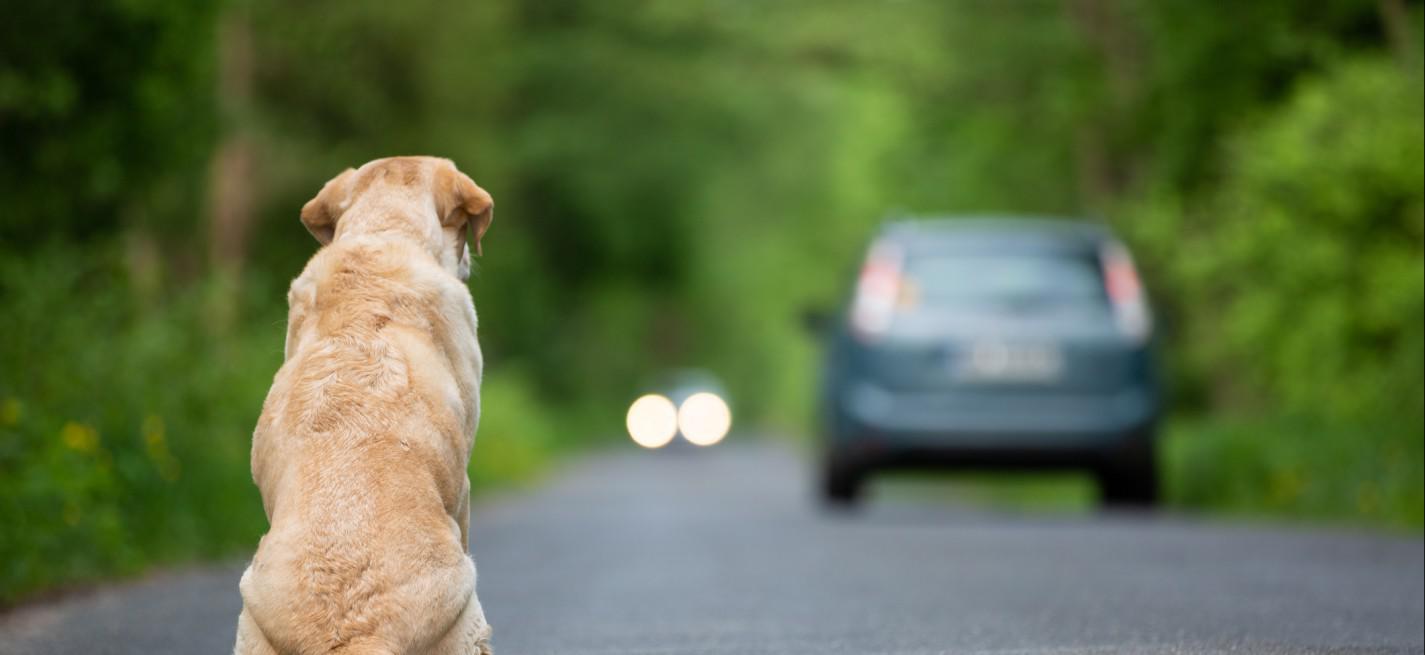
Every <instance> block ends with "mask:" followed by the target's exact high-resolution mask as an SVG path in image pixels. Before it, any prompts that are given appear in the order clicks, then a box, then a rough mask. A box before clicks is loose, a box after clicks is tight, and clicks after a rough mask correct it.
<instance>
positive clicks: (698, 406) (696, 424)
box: [678, 391, 732, 446]
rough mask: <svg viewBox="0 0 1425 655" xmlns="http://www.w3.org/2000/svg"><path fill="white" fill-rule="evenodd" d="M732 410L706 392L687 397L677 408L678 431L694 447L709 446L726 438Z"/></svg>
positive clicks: (720, 399) (712, 394)
mask: <svg viewBox="0 0 1425 655" xmlns="http://www.w3.org/2000/svg"><path fill="white" fill-rule="evenodd" d="M731 427H732V410H730V409H728V407H727V403H726V402H724V401H723V399H722V398H719V397H718V396H717V394H714V393H709V392H706V391H703V392H699V393H695V394H693V395H691V396H688V399H687V400H684V401H683V404H682V406H680V407H679V408H678V429H679V430H681V431H682V432H683V438H684V439H687V440H688V441H689V442H690V443H692V444H693V445H696V446H711V445H713V444H715V443H717V442H719V441H722V438H723V437H725V436H727V431H728V429H729V428H731Z"/></svg>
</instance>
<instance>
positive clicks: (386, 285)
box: [240, 238, 487, 653]
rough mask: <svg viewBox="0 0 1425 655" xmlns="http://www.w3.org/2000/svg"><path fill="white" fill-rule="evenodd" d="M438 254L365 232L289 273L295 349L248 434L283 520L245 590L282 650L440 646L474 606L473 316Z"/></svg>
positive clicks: (270, 506) (263, 484) (261, 480)
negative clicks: (470, 470) (468, 468)
mask: <svg viewBox="0 0 1425 655" xmlns="http://www.w3.org/2000/svg"><path fill="white" fill-rule="evenodd" d="M427 260H429V256H428V255H425V254H424V253H422V252H420V251H419V250H418V249H415V248H411V247H409V246H406V245H405V244H400V243H395V244H393V243H387V242H383V241H380V240H378V239H375V238H366V239H352V240H349V241H347V242H345V243H338V244H334V245H333V246H331V247H329V248H326V249H324V250H323V251H321V252H320V253H318V255H317V256H315V257H314V258H313V260H312V261H311V262H310V263H309V264H308V266H307V269H306V270H305V271H304V272H303V274H302V276H301V277H299V278H298V279H297V280H296V281H294V282H293V284H292V291H291V294H290V298H289V300H290V303H291V314H290V318H289V325H288V345H287V348H288V350H287V361H286V362H285V363H284V365H283V367H282V369H281V370H280V371H279V372H278V374H277V376H276V378H275V380H274V383H273V387H272V390H271V392H270V393H269V395H268V398H267V401H266V402H265V403H264V407H263V414H262V418H261V419H260V421H259V424H258V428H257V430H256V431H255V433H254V437H253V475H254V479H255V480H256V481H257V483H258V486H259V488H260V489H262V492H263V499H264V504H265V505H266V508H267V510H268V515H269V517H270V520H271V530H270V532H269V533H268V534H267V535H266V536H264V537H263V540H262V542H261V544H260V545H259V547H258V552H257V554H256V556H255V557H254V559H253V563H252V566H251V567H249V569H248V570H247V572H246V573H245V574H244V575H243V579H242V583H241V586H240V588H241V591H242V596H243V603H244V607H245V612H246V613H247V614H248V615H249V616H248V620H251V621H252V622H253V623H254V624H255V625H256V627H257V628H259V629H260V631H261V633H262V635H263V636H264V637H265V639H266V640H267V641H268V642H269V643H270V644H271V646H272V647H273V648H275V649H277V650H278V651H279V652H295V653H358V652H372V653H377V652H380V653H386V652H399V653H408V652H415V653H420V652H445V651H443V650H441V649H440V648H438V646H439V644H438V642H439V641H440V640H442V639H448V638H452V637H451V634H452V632H453V630H452V629H453V628H455V630H454V632H459V630H460V629H462V628H461V626H457V622H459V621H461V620H462V617H464V616H466V615H468V612H467V607H468V606H469V605H470V604H471V603H475V604H474V610H475V612H476V613H478V611H479V606H478V602H475V601H474V588H475V569H474V565H473V563H472V561H471V560H470V558H469V557H468V556H467V554H466V544H465V540H466V538H467V536H466V535H465V534H464V522H465V518H464V516H463V514H462V513H463V512H466V511H468V509H467V504H466V503H467V502H468V494H469V488H468V481H467V478H466V475H465V470H464V467H465V462H466V461H467V460H468V458H469V452H470V447H471V445H472V434H473V428H474V425H475V421H476V419H477V415H478V386H479V375H480V372H479V369H480V355H479V347H478V345H477V343H476V341H475V317H474V313H473V309H471V303H470V298H469V292H468V291H467V290H466V289H465V287H464V285H463V284H460V283H458V282H457V281H456V280H455V279H454V278H452V277H450V276H449V275H446V274H444V273H443V272H442V271H441V270H440V269H439V268H438V267H436V266H435V265H434V264H433V262H429V261H427ZM478 618H479V623H480V626H478V628H479V629H485V628H483V616H480V617H478ZM466 620H467V621H468V620H470V619H466ZM466 627H469V626H466ZM486 630H487V629H486ZM457 636H458V635H457ZM240 646H241V644H240ZM452 652H471V650H469V649H467V650H464V651H452Z"/></svg>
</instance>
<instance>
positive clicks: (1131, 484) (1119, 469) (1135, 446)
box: [1097, 430, 1159, 509]
mask: <svg viewBox="0 0 1425 655" xmlns="http://www.w3.org/2000/svg"><path fill="white" fill-rule="evenodd" d="M1156 444H1157V440H1156V439H1155V438H1154V435H1153V431H1152V430H1145V431H1144V432H1142V433H1140V434H1138V435H1135V436H1134V437H1133V439H1131V440H1130V441H1129V443H1127V444H1125V445H1124V446H1123V447H1122V448H1120V449H1119V450H1118V451H1117V452H1115V453H1113V454H1111V455H1110V456H1109V457H1108V459H1107V461H1106V462H1104V463H1103V464H1102V465H1101V466H1100V467H1099V470H1098V471H1097V477H1098V485H1099V490H1100V493H1101V497H1102V499H1103V504H1104V505H1106V506H1109V507H1122V508H1139V509H1148V508H1152V507H1155V506H1157V504H1158V492H1159V488H1158V487H1159V482H1158V458H1157V448H1156Z"/></svg>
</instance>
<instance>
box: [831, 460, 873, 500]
mask: <svg viewBox="0 0 1425 655" xmlns="http://www.w3.org/2000/svg"><path fill="white" fill-rule="evenodd" d="M866 473H867V471H866V468H865V467H864V466H862V465H861V464H860V463H858V462H856V461H854V460H852V459H850V458H848V457H845V456H841V455H832V456H830V457H827V461H826V464H825V465H824V468H823V470H822V485H821V496H822V500H824V501H826V503H827V504H828V505H831V506H832V507H841V508H850V507H854V506H856V504H857V503H859V502H860V501H861V498H862V491H863V490H864V487H865V482H866Z"/></svg>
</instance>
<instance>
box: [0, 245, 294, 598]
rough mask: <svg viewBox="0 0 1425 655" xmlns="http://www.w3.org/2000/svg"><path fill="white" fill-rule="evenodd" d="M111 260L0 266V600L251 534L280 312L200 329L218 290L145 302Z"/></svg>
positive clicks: (74, 255)
mask: <svg viewBox="0 0 1425 655" xmlns="http://www.w3.org/2000/svg"><path fill="white" fill-rule="evenodd" d="M119 255H120V253H119V252H118V251H117V249H116V248H112V247H105V246H101V245H95V246H90V247H87V248H83V247H76V246H73V245H63V246H61V245H52V246H47V247H42V248H40V249H37V250H35V251H33V252H30V253H25V254H18V253H13V252H9V253H6V256H5V257H4V258H0V298H3V299H4V301H5V307H6V312H7V317H6V320H5V338H4V340H3V342H0V369H3V370H4V371H5V372H6V375H5V380H4V383H3V384H0V524H3V525H4V526H5V528H4V529H3V530H0V554H3V557H0V603H5V602H9V601H13V600H15V599H16V598H18V597H19V595H20V594H23V593H25V592H28V591H31V590H33V589H38V588H45V587H51V586H55V585H60V584H65V583H70V582H75V581H82V580H86V579H89V578H93V577H95V576H99V575H110V574H113V573H125V572H134V571H137V570H139V569H140V568H142V567H144V566H146V565H148V564H151V563H153V562H158V561H183V560H190V559H194V558H210V557H216V556H220V555H223V554H227V553H232V552H237V549H240V548H246V547H249V546H250V545H251V540H252V539H253V538H255V536H256V535H258V534H260V533H261V530H262V528H263V526H264V519H263V516H262V509H261V505H260V503H259V502H258V498H257V493H256V489H255V488H254V487H253V485H252V482H251V478H250V476H249V473H248V467H247V456H248V450H249V447H250V435H251V433H252V432H251V430H252V425H253V420H254V417H255V416H256V412H257V411H258V409H259V408H260V407H261V403H262V398H263V396H264V395H265V393H266V386H267V384H268V383H269V382H270V380H271V374H272V372H273V371H274V370H275V369H276V367H277V365H278V364H280V362H281V358H282V353H281V337H282V326H281V321H280V319H281V315H280V314H272V313H269V314H267V315H266V316H265V317H264V319H258V320H255V321H254V322H253V323H252V324H251V325H244V326H243V327H244V329H225V328H223V327H221V326H217V325H214V324H213V323H212V321H211V320H209V311H208V309H209V308H208V305H209V303H210V302H211V301H212V300H213V298H214V297H215V295H216V294H217V293H219V289H218V288H217V287H219V286H220V282H218V281H217V280H212V281H209V282H205V283H201V284H195V285H191V286H187V287H186V288H183V289H180V290H175V291H174V292H173V293H171V294H165V295H164V296H163V297H161V298H154V299H153V300H152V301H149V302H144V301H142V300H141V299H140V297H141V294H138V293H136V289H135V288H134V283H133V280H132V278H131V276H130V275H129V274H128V271H127V270H126V267H125V266H124V265H123V263H122V258H121V257H120V256H119Z"/></svg>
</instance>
